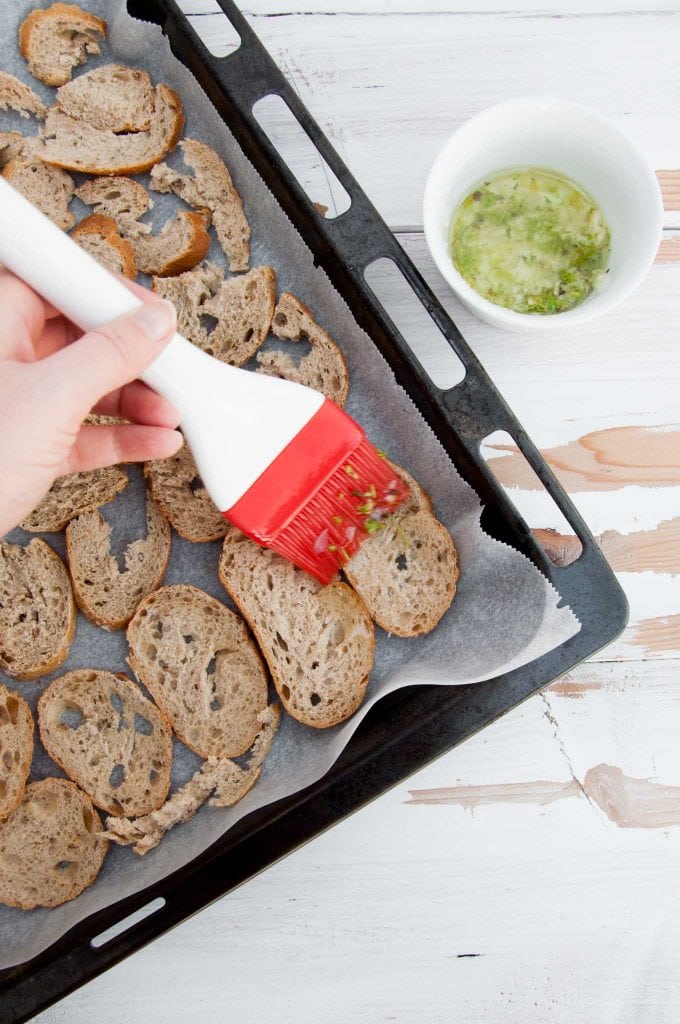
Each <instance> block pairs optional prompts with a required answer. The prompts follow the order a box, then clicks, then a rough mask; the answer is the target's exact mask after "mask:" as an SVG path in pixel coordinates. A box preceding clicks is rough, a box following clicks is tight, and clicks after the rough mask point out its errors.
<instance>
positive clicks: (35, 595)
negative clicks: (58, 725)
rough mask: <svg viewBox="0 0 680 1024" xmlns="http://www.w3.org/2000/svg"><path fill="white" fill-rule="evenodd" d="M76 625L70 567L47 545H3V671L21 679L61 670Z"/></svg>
mask: <svg viewBox="0 0 680 1024" xmlns="http://www.w3.org/2000/svg"><path fill="white" fill-rule="evenodd" d="M75 626H76V604H75V601H74V600H73V591H72V590H71V581H70V579H69V575H68V573H67V571H66V566H65V565H64V563H63V562H62V560H61V558H60V557H59V555H57V554H56V553H55V552H54V551H53V550H52V548H51V547H50V546H49V545H48V544H46V543H45V541H44V540H38V539H37V538H35V539H34V540H32V541H31V542H30V543H29V544H28V545H27V546H26V547H21V546H20V545H18V544H8V543H7V541H2V542H0V667H1V668H2V669H3V670H4V671H5V672H6V673H7V675H10V676H14V677H15V678H16V679H36V678H37V677H38V676H42V675H47V673H48V672H53V671H54V670H55V668H58V667H59V666H60V665H61V664H62V662H64V661H65V660H66V657H67V655H68V652H69V648H70V646H71V641H72V640H73V633H74V631H75Z"/></svg>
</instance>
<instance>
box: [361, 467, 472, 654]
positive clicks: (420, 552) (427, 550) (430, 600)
mask: <svg viewBox="0 0 680 1024" xmlns="http://www.w3.org/2000/svg"><path fill="white" fill-rule="evenodd" d="M390 465H391V466H392V467H393V469H394V471H395V474H396V475H398V476H400V477H401V478H402V480H404V481H405V482H406V483H407V484H408V486H409V487H410V489H411V495H410V498H409V499H408V500H407V502H406V503H405V504H404V505H403V506H402V507H401V508H400V509H398V510H397V511H396V512H394V513H393V514H392V515H391V516H390V517H389V519H387V520H385V523H384V527H383V529H380V530H377V531H376V532H375V533H373V534H372V535H371V536H370V537H367V538H366V539H365V540H364V541H363V542H362V544H361V547H360V548H359V550H358V551H357V553H356V554H355V555H353V556H352V558H350V560H349V562H347V564H346V565H345V567H344V570H343V571H344V573H345V576H346V577H347V580H348V581H349V583H350V584H351V585H352V587H354V589H355V590H356V591H357V593H358V594H359V596H360V597H361V598H362V600H363V601H364V603H365V605H366V607H367V608H368V611H369V613H370V615H371V618H372V619H374V621H375V622H377V623H378V625H379V626H382V628H383V629H384V630H386V631H387V632H388V633H393V634H394V635H396V636H422V635H423V634H425V633H429V632H430V631H431V630H432V629H434V627H435V626H436V625H437V623H438V622H439V620H440V619H441V617H442V615H443V614H444V613H445V612H446V611H447V609H448V608H449V606H450V604H451V602H452V600H453V598H454V596H455V593H456V586H457V583H458V576H459V570H458V556H457V553H456V548H455V546H454V543H453V540H452V539H451V535H450V533H449V532H448V530H447V529H446V528H445V527H444V526H442V524H441V523H440V522H439V521H438V520H437V519H436V518H435V516H434V514H433V511H432V503H431V501H430V498H429V496H428V495H427V494H426V493H425V491H423V490H422V488H421V487H420V486H419V485H418V484H417V483H416V481H415V480H414V479H413V477H411V476H410V475H409V474H408V473H407V472H406V470H404V469H402V468H401V467H400V466H396V465H395V464H394V463H390Z"/></svg>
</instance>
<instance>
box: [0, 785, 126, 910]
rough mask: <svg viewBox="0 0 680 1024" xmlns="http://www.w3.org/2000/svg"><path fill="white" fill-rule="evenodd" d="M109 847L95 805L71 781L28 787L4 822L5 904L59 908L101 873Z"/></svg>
mask: <svg viewBox="0 0 680 1024" xmlns="http://www.w3.org/2000/svg"><path fill="white" fill-rule="evenodd" d="M108 847H109V843H108V840H107V839H106V837H105V835H104V834H103V828H102V822H101V819H100V817H99V815H98V814H97V812H96V811H95V809H94V807H93V806H92V802H91V800H90V799H89V797H87V796H86V795H85V794H84V793H82V792H81V791H80V790H79V789H78V787H77V786H75V785H74V784H73V783H72V782H68V781H67V780H66V779H52V778H50V779H43V781H42V782H32V783H31V785H30V786H27V787H26V789H25V791H24V795H23V798H22V800H21V803H20V804H19V806H18V807H17V808H16V810H14V811H13V812H12V814H10V816H9V817H8V818H7V820H6V821H4V822H2V823H0V903H6V904H7V905H8V906H10V907H18V908H19V909H20V910H33V909H34V908H35V907H58V906H60V905H61V904H62V903H67V902H68V901H69V900H72V899H75V897H76V896H79V895H80V893H81V892H82V891H83V889H86V888H87V887H88V885H92V883H93V882H94V880H95V878H96V877H97V875H98V874H99V871H100V869H101V866H102V864H103V863H104V857H105V856H106V852H107V850H108Z"/></svg>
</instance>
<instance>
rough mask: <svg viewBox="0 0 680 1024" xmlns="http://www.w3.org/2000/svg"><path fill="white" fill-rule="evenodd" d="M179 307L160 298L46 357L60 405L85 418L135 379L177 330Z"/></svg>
mask: <svg viewBox="0 0 680 1024" xmlns="http://www.w3.org/2000/svg"><path fill="white" fill-rule="evenodd" d="M175 323H176V316H175V308H174V306H173V305H172V304H171V303H170V302H165V301H164V300H162V299H155V300H153V301H152V302H146V303H144V304H143V305H141V306H140V307H139V309H136V310H134V312H132V313H128V314H126V315H125V316H121V317H118V319H117V320H112V321H111V322H110V323H108V324H104V325H102V326H101V327H97V328H96V329H95V330H93V331H88V332H87V334H84V335H83V337H82V338H79V339H78V340H77V341H74V342H72V343H71V344H70V345H67V346H66V347H65V348H62V349H60V350H59V351H58V352H55V353H54V354H53V355H51V356H48V357H47V358H46V359H42V360H41V361H40V362H39V363H38V364H37V365H38V366H39V367H40V368H41V369H42V370H43V371H44V372H45V374H46V377H47V379H48V380H49V383H50V391H51V393H52V395H53V397H54V399H55V400H56V401H59V400H61V401H63V403H64V404H65V406H66V407H68V409H69V412H70V413H71V414H77V415H78V416H79V417H80V418H81V419H82V418H83V417H84V416H85V415H86V414H87V413H88V412H89V411H90V409H91V408H92V407H93V406H94V405H96V403H97V402H99V401H100V399H102V398H103V397H104V395H108V394H109V393H110V392H111V391H115V390H116V389H117V388H120V387H123V385H125V384H129V383H130V381H133V380H135V379H136V378H137V377H139V375H140V374H141V373H143V372H144V370H145V369H146V368H147V366H150V365H151V363H152V362H153V361H154V359H156V357H157V356H158V355H160V353H161V352H162V350H163V349H164V348H165V346H166V345H167V343H168V341H169V340H170V338H171V337H172V335H173V334H174V331H175Z"/></svg>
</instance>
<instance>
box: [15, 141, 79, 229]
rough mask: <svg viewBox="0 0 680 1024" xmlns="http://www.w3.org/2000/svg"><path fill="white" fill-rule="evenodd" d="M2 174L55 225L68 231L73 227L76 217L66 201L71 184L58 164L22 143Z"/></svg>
mask: <svg viewBox="0 0 680 1024" xmlns="http://www.w3.org/2000/svg"><path fill="white" fill-rule="evenodd" d="M2 176H3V178H4V179H5V180H6V181H8V182H9V183H10V185H12V186H13V188H15V189H16V190H17V192H21V194H22V195H24V196H26V198H27V199H28V200H29V202H31V203H33V205H34V206H37V207H38V209H39V210H41V211H42V212H43V213H44V214H45V216H46V217H49V218H50V220H51V221H54V223H55V224H56V225H57V227H58V228H61V229H62V230H63V231H68V230H69V228H72V227H73V225H74V224H75V220H76V219H75V217H74V216H73V214H72V213H71V211H70V210H69V205H68V204H69V203H70V202H71V199H72V198H73V193H74V191H75V185H74V184H73V178H72V177H71V175H70V174H67V173H66V171H63V170H62V169H61V168H60V167H49V166H48V165H47V164H44V163H43V162H42V160H38V159H37V157H34V156H32V155H31V154H30V150H26V149H25V147H24V152H22V153H21V155H19V156H16V157H15V158H14V159H13V160H9V161H8V162H7V163H6V164H5V166H4V167H3V169H2Z"/></svg>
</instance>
